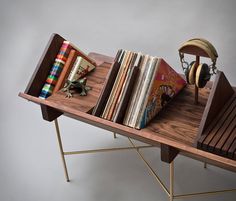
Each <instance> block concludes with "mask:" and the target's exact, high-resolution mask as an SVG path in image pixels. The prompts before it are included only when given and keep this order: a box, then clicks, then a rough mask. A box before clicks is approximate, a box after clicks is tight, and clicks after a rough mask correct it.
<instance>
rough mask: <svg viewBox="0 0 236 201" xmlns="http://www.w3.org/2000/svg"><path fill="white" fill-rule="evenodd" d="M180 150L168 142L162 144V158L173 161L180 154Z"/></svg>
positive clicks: (168, 161)
mask: <svg viewBox="0 0 236 201" xmlns="http://www.w3.org/2000/svg"><path fill="white" fill-rule="evenodd" d="M178 153H179V150H178V149H176V148H174V147H171V146H169V145H166V144H161V160H162V161H163V162H166V163H171V162H172V161H173V160H174V159H175V157H176V156H177V155H178Z"/></svg>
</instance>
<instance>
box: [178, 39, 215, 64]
mask: <svg viewBox="0 0 236 201" xmlns="http://www.w3.org/2000/svg"><path fill="white" fill-rule="evenodd" d="M187 46H195V47H198V48H200V49H201V50H203V51H204V52H205V53H206V54H207V55H208V56H209V57H210V58H211V60H212V62H213V64H215V63H216V59H217V57H218V54H217V51H216V49H215V47H214V46H213V45H212V44H211V43H210V42H209V41H207V40H205V39H202V38H193V39H190V40H188V41H186V42H185V43H183V45H182V46H181V47H180V48H179V52H181V50H182V49H183V48H184V47H187Z"/></svg>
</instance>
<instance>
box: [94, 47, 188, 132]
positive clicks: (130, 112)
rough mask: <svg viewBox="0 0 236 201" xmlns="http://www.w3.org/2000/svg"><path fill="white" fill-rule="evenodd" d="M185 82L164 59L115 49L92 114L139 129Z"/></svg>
mask: <svg viewBox="0 0 236 201" xmlns="http://www.w3.org/2000/svg"><path fill="white" fill-rule="evenodd" d="M185 85H186V82H185V80H184V79H183V78H182V77H181V76H180V75H179V74H178V73H176V72H175V71H174V70H173V69H172V68H171V67H170V66H169V65H168V64H167V63H166V62H165V61H164V59H162V58H159V57H153V56H149V55H144V54H142V53H136V52H132V51H127V50H119V51H118V53H117V55H116V58H115V60H114V63H113V65H112V67H111V69H110V72H109V74H108V76H107V79H106V82H105V84H104V87H103V89H102V92H101V94H100V97H99V99H98V102H97V104H96V106H95V107H94V110H93V115H95V116H99V117H102V118H104V119H107V120H110V121H114V122H117V123H123V124H124V125H127V126H129V127H133V128H136V129H141V128H144V127H145V126H146V125H147V123H148V122H149V121H150V120H151V119H152V118H153V117H154V116H155V115H156V114H157V113H158V112H159V111H160V110H161V109H162V108H163V107H164V106H165V105H166V104H167V103H168V102H169V101H170V100H172V99H173V97H174V96H175V95H176V94H178V93H179V91H180V90H181V89H182V88H183V87H184V86H185Z"/></svg>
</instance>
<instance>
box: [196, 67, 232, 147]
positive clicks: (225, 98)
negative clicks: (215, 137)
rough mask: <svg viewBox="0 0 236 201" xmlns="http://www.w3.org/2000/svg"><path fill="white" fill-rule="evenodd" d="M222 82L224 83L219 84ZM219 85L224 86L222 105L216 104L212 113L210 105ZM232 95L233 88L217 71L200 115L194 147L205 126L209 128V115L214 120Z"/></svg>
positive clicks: (222, 74)
mask: <svg viewBox="0 0 236 201" xmlns="http://www.w3.org/2000/svg"><path fill="white" fill-rule="evenodd" d="M222 81H224V83H221V82H222ZM219 85H223V86H225V87H222V88H225V94H224V96H223V97H222V99H221V100H223V103H221V104H220V103H219V104H217V105H219V106H218V108H214V111H213V108H212V104H213V101H216V100H215V95H218V94H216V90H217V89H218V88H219V87H220V86H219ZM231 88H232V89H231ZM226 89H230V90H226ZM231 90H232V91H231ZM226 93H227V94H226ZM233 94H234V89H233V87H231V86H230V84H229V82H228V80H227V79H226V77H225V75H224V73H223V72H221V71H218V72H217V75H216V78H215V81H214V83H213V85H212V88H211V91H210V94H209V97H208V100H207V104H206V106H205V110H204V112H203V115H202V119H201V122H200V126H199V129H198V133H197V137H196V139H195V143H194V146H195V147H197V144H198V140H199V139H200V138H201V136H202V135H203V133H204V130H205V129H206V128H207V126H209V122H211V121H212V120H213V119H210V117H209V115H211V116H213V118H214V117H215V115H217V113H219V111H220V110H221V109H222V106H223V105H224V104H225V103H226V102H227V101H228V100H229V97H231V96H232V95H233ZM211 112H214V114H213V115H212V114H210V113H211Z"/></svg>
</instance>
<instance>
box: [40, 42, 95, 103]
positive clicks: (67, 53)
mask: <svg viewBox="0 0 236 201" xmlns="http://www.w3.org/2000/svg"><path fill="white" fill-rule="evenodd" d="M95 67H96V62H95V61H94V60H92V59H91V58H89V57H88V56H87V55H86V54H85V53H83V52H82V51H81V50H80V49H78V48H77V47H75V46H74V45H73V44H72V43H70V42H69V41H66V40H65V41H63V43H62V46H61V48H60V50H59V51H58V54H57V56H56V58H55V61H54V63H53V65H52V68H51V70H50V72H49V74H48V77H47V79H46V80H45V84H44V86H43V87H42V90H41V93H40V95H39V98H41V99H46V98H48V97H49V96H51V95H52V94H53V93H55V92H57V91H58V90H60V89H61V88H62V87H63V86H64V84H65V82H66V81H70V82H73V81H76V80H78V79H79V78H81V77H83V76H85V75H86V74H87V73H88V72H90V71H92V70H93V69H95Z"/></svg>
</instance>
